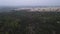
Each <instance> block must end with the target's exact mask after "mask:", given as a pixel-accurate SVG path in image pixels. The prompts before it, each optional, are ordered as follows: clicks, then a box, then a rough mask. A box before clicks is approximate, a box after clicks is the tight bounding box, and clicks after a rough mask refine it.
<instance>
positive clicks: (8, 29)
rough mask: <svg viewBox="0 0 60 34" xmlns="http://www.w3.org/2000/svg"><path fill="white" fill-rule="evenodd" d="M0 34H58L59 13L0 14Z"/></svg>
mask: <svg viewBox="0 0 60 34" xmlns="http://www.w3.org/2000/svg"><path fill="white" fill-rule="evenodd" d="M0 34H60V12H53V11H52V12H38V11H36V12H28V11H25V10H21V11H14V10H11V11H10V12H0Z"/></svg>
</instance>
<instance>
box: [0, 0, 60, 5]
mask: <svg viewBox="0 0 60 34" xmlns="http://www.w3.org/2000/svg"><path fill="white" fill-rule="evenodd" d="M0 6H60V0H0Z"/></svg>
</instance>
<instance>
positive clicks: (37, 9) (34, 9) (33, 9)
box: [15, 7, 60, 12]
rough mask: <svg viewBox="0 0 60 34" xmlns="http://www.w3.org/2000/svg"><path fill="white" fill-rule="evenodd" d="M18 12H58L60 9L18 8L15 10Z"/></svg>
mask: <svg viewBox="0 0 60 34" xmlns="http://www.w3.org/2000/svg"><path fill="white" fill-rule="evenodd" d="M15 10H17V11H19V10H28V11H44V12H45V11H60V7H43V8H18V9H15Z"/></svg>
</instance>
